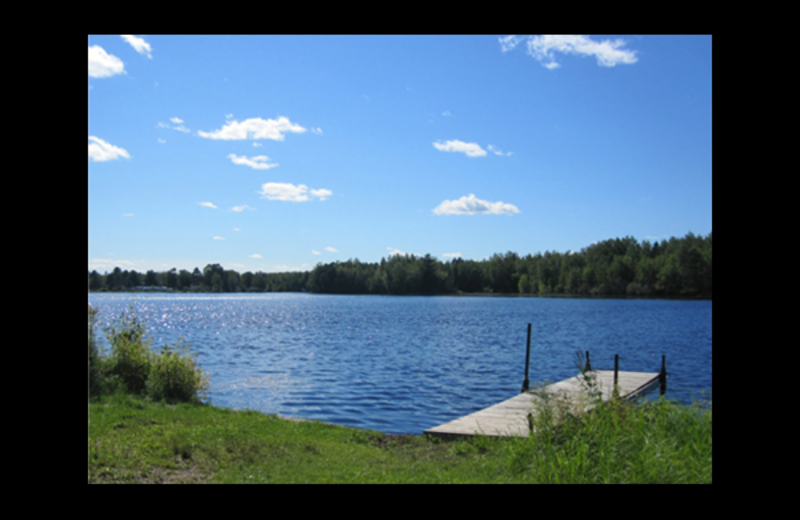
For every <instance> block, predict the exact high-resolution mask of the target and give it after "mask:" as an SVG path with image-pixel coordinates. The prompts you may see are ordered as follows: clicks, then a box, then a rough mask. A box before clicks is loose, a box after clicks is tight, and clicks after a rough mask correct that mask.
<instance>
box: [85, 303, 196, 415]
mask: <svg viewBox="0 0 800 520" xmlns="http://www.w3.org/2000/svg"><path fill="white" fill-rule="evenodd" d="M96 314H97V309H92V308H91V307H90V308H89V397H90V398H91V397H92V396H99V395H102V394H109V393H114V392H124V393H131V394H137V395H143V396H147V397H150V398H151V399H154V400H162V399H163V400H166V401H170V402H176V401H181V402H200V401H201V400H203V399H205V394H206V391H207V390H208V388H209V379H208V375H207V374H206V372H205V371H204V370H203V369H201V368H200V367H199V366H198V365H197V361H196V360H195V357H194V355H193V354H192V353H191V351H190V350H189V348H188V346H187V345H186V344H185V343H183V342H179V343H178V344H177V345H175V346H170V345H164V346H163V347H162V348H161V350H160V352H158V353H156V352H153V351H152V350H151V348H150V345H151V344H152V340H150V339H148V338H147V336H146V331H145V327H144V325H143V324H142V323H141V322H140V321H139V319H138V318H137V317H136V314H135V312H134V310H133V306H132V305H131V307H130V309H129V311H128V313H127V314H126V313H124V312H123V313H121V314H120V316H119V318H118V319H117V321H116V323H114V324H113V325H111V326H110V327H108V328H106V329H105V333H106V337H107V338H108V341H109V343H111V354H110V355H109V356H107V357H106V356H105V355H104V353H103V352H102V351H101V350H100V348H99V347H98V345H97V343H96V341H95V338H94V323H95V318H96Z"/></svg>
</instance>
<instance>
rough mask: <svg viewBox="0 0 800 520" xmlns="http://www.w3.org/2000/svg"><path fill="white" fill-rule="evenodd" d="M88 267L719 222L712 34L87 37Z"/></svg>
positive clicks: (523, 245)
mask: <svg viewBox="0 0 800 520" xmlns="http://www.w3.org/2000/svg"><path fill="white" fill-rule="evenodd" d="M88 57H89V59H88V62H89V79H88V112H89V118H88V137H89V159H88V170H89V175H88V262H89V270H90V271H91V270H97V271H98V272H100V273H103V272H110V271H112V270H113V269H114V267H117V266H118V267H120V268H121V269H123V270H125V269H127V270H131V269H135V270H136V271H138V272H146V271H147V270H151V269H152V270H154V271H166V270H169V269H172V268H176V269H178V270H180V269H186V270H189V271H192V270H193V269H194V268H195V267H198V268H200V269H201V270H202V269H203V267H204V266H205V265H207V264H213V263H218V264H220V265H222V267H223V268H225V269H233V270H236V271H238V272H239V273H244V272H246V271H252V272H257V271H263V272H281V271H306V270H311V269H313V267H314V266H315V265H316V264H317V263H320V262H322V263H329V262H334V261H346V260H349V259H356V258H358V259H359V260H360V261H362V262H379V261H380V260H381V258H389V257H390V256H391V255H395V254H415V255H425V254H430V255H431V256H433V257H435V258H437V259H439V260H440V261H444V262H447V261H450V260H451V259H453V258H462V259H465V260H468V259H473V260H483V259H485V258H488V257H491V256H492V255H493V254H495V253H500V254H504V253H506V252H508V251H513V252H515V253H517V254H519V255H521V256H525V255H527V254H534V255H535V254H537V253H544V252H546V251H557V252H560V253H567V252H569V251H575V252H578V251H580V250H581V249H583V248H585V247H588V246H590V245H591V244H592V243H594V242H599V241H603V240H607V239H612V238H623V237H626V236H632V237H634V238H636V239H637V240H639V241H642V240H649V241H651V242H652V241H655V240H662V239H668V238H670V237H672V236H675V237H683V236H685V235H686V234H687V233H689V232H692V233H694V234H695V235H702V236H706V235H707V234H708V233H710V232H711V230H712V229H711V215H712V210H711V192H712V188H711V183H712V173H711V169H712V165H711V163H712V161H711V149H712V146H711V68H712V67H711V36H710V35H705V36H704V35H696V36H663V35H662V36H651V35H646V36H637V35H630V36H626V35H469V36H302V35H297V36H162V35H101V36H94V35H90V36H89V54H88Z"/></svg>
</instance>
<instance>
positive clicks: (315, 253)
mask: <svg viewBox="0 0 800 520" xmlns="http://www.w3.org/2000/svg"><path fill="white" fill-rule="evenodd" d="M311 254H312V255H321V254H322V253H320V252H319V251H314V250H313V249H312V250H311Z"/></svg>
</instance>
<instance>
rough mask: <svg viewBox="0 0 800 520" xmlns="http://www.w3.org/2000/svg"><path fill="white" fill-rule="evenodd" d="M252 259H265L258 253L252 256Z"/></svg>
mask: <svg viewBox="0 0 800 520" xmlns="http://www.w3.org/2000/svg"><path fill="white" fill-rule="evenodd" d="M250 258H264V257H263V256H261V255H259V254H258V253H256V254H254V255H250Z"/></svg>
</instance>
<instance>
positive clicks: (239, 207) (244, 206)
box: [231, 204, 255, 213]
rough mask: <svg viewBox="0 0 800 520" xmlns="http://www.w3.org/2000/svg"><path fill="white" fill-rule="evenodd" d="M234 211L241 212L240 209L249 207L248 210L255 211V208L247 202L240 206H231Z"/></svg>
mask: <svg viewBox="0 0 800 520" xmlns="http://www.w3.org/2000/svg"><path fill="white" fill-rule="evenodd" d="M231 209H232V210H233V211H235V212H236V213H241V212H242V211H244V210H246V209H249V210H250V211H255V208H251V207H250V206H248V205H247V204H242V205H241V206H234V207H232V208H231Z"/></svg>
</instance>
